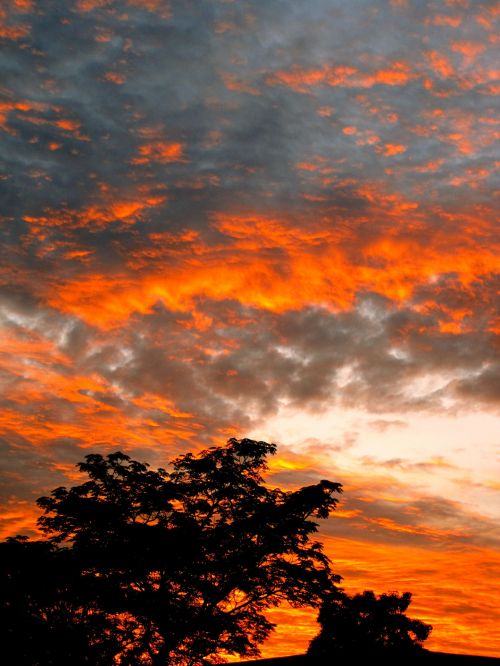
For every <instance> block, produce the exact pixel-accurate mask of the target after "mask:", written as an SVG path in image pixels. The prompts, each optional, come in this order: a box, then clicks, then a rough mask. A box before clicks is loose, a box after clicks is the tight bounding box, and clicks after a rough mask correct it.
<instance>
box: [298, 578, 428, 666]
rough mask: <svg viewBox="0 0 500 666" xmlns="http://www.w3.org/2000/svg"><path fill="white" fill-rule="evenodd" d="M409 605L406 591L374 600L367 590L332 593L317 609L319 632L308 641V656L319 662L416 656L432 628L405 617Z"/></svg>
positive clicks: (384, 595)
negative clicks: (349, 593) (356, 592)
mask: <svg viewBox="0 0 500 666" xmlns="http://www.w3.org/2000/svg"><path fill="white" fill-rule="evenodd" d="M410 602H411V594H410V592H404V593H403V594H401V595H399V594H397V593H389V594H381V595H380V596H378V597H377V596H376V595H375V594H374V593H373V592H371V591H365V592H362V593H361V594H355V595H354V596H352V597H351V596H349V595H347V594H346V593H345V592H342V591H340V590H338V591H336V592H334V593H333V594H332V595H331V596H330V597H329V598H328V599H326V600H325V601H324V603H323V605H322V607H321V609H320V612H319V617H318V622H319V623H320V625H321V631H320V633H319V634H318V635H317V636H316V637H315V638H314V639H313V640H312V642H311V644H310V646H309V650H308V655H310V656H311V657H314V658H315V660H317V661H321V662H323V663H326V662H329V661H330V660H331V661H332V662H333V660H337V659H339V660H342V659H343V658H349V659H353V658H363V659H370V660H373V659H375V660H376V659H377V658H379V659H380V660H384V661H387V660H388V659H391V658H395V659H397V660H398V661H399V660H400V659H407V658H411V657H415V656H418V655H419V654H420V653H422V652H423V648H422V643H423V641H425V640H426V639H427V638H428V636H429V634H430V632H431V630H432V627H431V626H430V625H429V624H424V622H421V621H420V620H413V619H411V618H409V617H407V616H406V615H405V612H406V610H407V609H408V606H409V605H410ZM341 663H342V662H341ZM345 663H347V662H345Z"/></svg>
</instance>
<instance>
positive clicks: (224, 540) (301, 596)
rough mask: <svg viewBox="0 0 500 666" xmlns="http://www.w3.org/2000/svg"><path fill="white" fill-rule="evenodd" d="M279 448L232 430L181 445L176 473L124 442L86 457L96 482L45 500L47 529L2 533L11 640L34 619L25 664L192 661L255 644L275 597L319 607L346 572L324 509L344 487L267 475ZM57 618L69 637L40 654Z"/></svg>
mask: <svg viewBox="0 0 500 666" xmlns="http://www.w3.org/2000/svg"><path fill="white" fill-rule="evenodd" d="M275 451H276V447H275V445H273V444H268V443H266V442H258V441H254V440H250V439H241V440H237V439H234V438H233V439H230V440H229V441H228V442H227V445H225V446H221V447H213V448H210V449H208V450H204V451H201V452H200V453H197V454H193V453H187V454H185V455H182V456H179V457H178V458H176V459H175V460H173V461H172V463H171V469H170V471H167V470H166V469H162V468H160V469H157V470H151V469H149V467H148V465H146V464H144V463H140V462H137V461H135V460H132V459H131V458H130V457H129V456H127V455H125V454H123V453H121V452H116V453H113V454H110V455H107V456H102V455H99V454H92V455H88V456H86V457H85V461H84V462H82V463H80V464H79V469H80V470H81V471H82V472H84V473H86V474H87V476H88V479H89V480H88V481H86V482H84V483H82V484H81V485H76V486H74V487H72V488H70V489H67V488H65V487H60V488H56V489H55V490H54V491H53V492H52V493H51V495H50V496H49V497H42V498H40V499H39V500H38V504H39V506H40V507H41V508H42V509H43V511H44V514H43V515H42V516H41V518H40V519H39V525H40V527H41V528H42V530H43V531H44V532H45V534H46V537H47V540H46V541H42V542H28V541H26V540H25V539H23V538H20V539H13V540H10V541H9V542H7V543H4V544H1V549H0V555H1V561H2V564H1V571H0V575H1V577H2V580H1V581H0V583H4V582H7V583H8V585H6V586H3V585H2V586H1V589H2V591H1V592H0V613H1V614H2V619H3V620H4V621H5V624H4V625H3V631H4V633H5V635H6V639H5V640H6V641H7V643H8V641H9V640H10V641H12V642H14V643H15V642H16V641H19V637H20V635H21V633H22V631H23V630H22V629H21V630H20V629H19V627H23V626H24V627H25V628H26V627H28V628H29V630H28V631H27V632H25V633H24V635H25V640H24V645H23V646H22V650H24V653H23V654H26V655H28V656H25V657H23V658H22V659H20V660H19V661H18V663H20V664H22V663H26V664H28V663H29V664H30V665H31V666H37V665H40V666H41V665H43V664H49V663H50V664H63V663H64V664H67V663H70V662H72V663H73V664H80V663H81V664H84V663H88V664H95V665H96V666H98V665H99V664H102V665H104V664H106V665H108V664H110V663H113V661H117V663H121V664H130V665H133V664H139V663H140V664H151V665H156V664H176V665H182V666H184V665H186V666H187V665H194V664H202V663H209V662H211V663H214V662H216V661H217V659H218V655H220V653H222V652H228V653H233V654H238V655H241V656H256V655H258V653H259V652H258V646H259V644H261V643H262V641H264V640H265V638H266V637H267V636H268V635H269V633H270V632H271V630H272V629H273V625H272V624H271V623H270V622H269V621H268V620H267V619H266V617H265V610H266V609H267V608H269V607H271V606H275V605H278V604H280V603H281V602H283V601H287V602H288V603H290V604H291V605H292V606H296V607H302V606H308V605H310V606H313V607H319V606H320V604H321V602H322V600H323V599H324V598H325V595H328V594H333V593H334V592H335V590H336V583H337V582H338V581H339V577H338V576H336V575H335V574H334V573H333V572H332V570H331V566H330V561H329V559H328V558H327V556H326V555H325V553H324V552H323V548H322V545H321V544H320V543H319V542H318V541H316V540H314V538H313V536H314V533H315V532H316V531H317V528H318V524H317V522H316V519H318V518H327V517H328V516H329V514H330V513H331V511H332V510H333V509H334V508H335V505H336V503H337V495H338V493H340V492H341V485H340V484H339V483H334V482H331V481H320V482H319V483H317V484H315V485H311V486H306V487H303V488H300V489H299V490H296V491H284V490H281V489H279V488H271V487H269V486H268V485H266V484H265V483H264V478H263V474H264V472H265V471H266V458H267V456H269V455H273V454H274V453H275ZM35 562H36V570H33V568H32V567H33V565H34V563H35ZM16 581H19V582H20V585H21V587H20V588H19V590H20V591H21V593H20V594H17V598H18V601H17V606H16V608H15V613H12V612H11V611H12V609H13V604H14V605H15V602H14V601H13V599H14V597H15V596H16V594H15V593H14V590H13V586H15V585H16ZM54 630H56V631H57V632H59V633H58V634H57V635H58V636H59V643H58V646H57V648H54V650H53V653H52V655H50V658H49V657H48V656H47V654H46V652H43V651H39V652H38V654H39V656H38V657H36V654H37V649H36V643H37V642H39V644H40V645H41V644H43V645H45V648H46V649H47V650H49V651H50V647H49V645H50V641H49V640H48V638H47V637H48V635H49V632H52V631H54ZM4 645H5V642H4ZM18 648H19V646H18ZM45 648H44V649H45ZM61 653H62V654H61ZM23 659H25V661H23ZM204 660H208V661H207V662H205V661H204Z"/></svg>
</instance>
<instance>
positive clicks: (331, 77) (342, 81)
mask: <svg viewBox="0 0 500 666" xmlns="http://www.w3.org/2000/svg"><path fill="white" fill-rule="evenodd" d="M413 78H415V75H414V74H413V73H412V71H411V69H410V68H409V66H408V65H407V64H406V63H404V62H394V63H392V64H390V65H389V66H388V67H385V68H382V69H379V70H375V71H373V72H362V71H361V70H359V69H358V68H356V67H352V66H350V65H338V66H324V67H322V68H321V69H305V68H303V67H300V66H298V65H294V66H292V67H291V68H290V69H289V70H281V71H278V72H274V73H273V74H272V75H270V76H269V77H268V78H267V80H266V83H267V84H268V85H284V86H288V87H289V88H291V89H292V90H294V91H295V92H301V93H305V92H308V91H309V88H310V87H312V86H317V85H327V86H332V87H333V86H340V87H346V88H372V87H373V86H376V85H385V86H400V85H405V84H406V83H408V82H409V81H411V80H412V79H413Z"/></svg>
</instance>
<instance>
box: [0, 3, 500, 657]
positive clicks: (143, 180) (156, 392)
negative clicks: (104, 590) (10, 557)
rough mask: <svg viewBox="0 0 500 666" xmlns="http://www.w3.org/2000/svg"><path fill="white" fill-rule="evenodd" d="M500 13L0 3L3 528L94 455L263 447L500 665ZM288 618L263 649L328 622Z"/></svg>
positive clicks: (396, 7)
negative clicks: (330, 499) (329, 484)
mask: <svg viewBox="0 0 500 666" xmlns="http://www.w3.org/2000/svg"><path fill="white" fill-rule="evenodd" d="M499 16H500V4H499V3H498V2H493V1H489V0H470V1H469V0H434V1H431V0H348V1H347V0H307V1H300V0H174V1H172V2H167V1H166V0H122V1H115V0H76V1H75V0H39V1H38V0H6V2H3V3H2V5H1V7H0V39H1V41H2V72H3V73H2V77H1V84H0V85H1V88H0V93H1V101H0V128H1V130H2V141H1V158H2V162H3V165H4V167H5V170H4V172H3V175H2V176H1V180H0V187H1V194H0V196H1V201H2V206H1V209H0V215H1V217H0V220H1V226H0V228H1V233H2V243H1V253H2V257H1V261H0V280H1V289H0V322H1V332H0V341H1V344H0V381H1V407H0V446H1V459H2V467H3V477H2V485H1V491H2V495H1V521H0V526H1V536H2V537H5V536H8V535H12V534H18V533H23V534H35V532H34V521H35V519H36V517H37V516H38V515H39V511H38V509H37V508H36V507H35V504H34V502H35V500H36V498H37V497H39V496H40V495H42V494H46V493H48V492H49V491H50V490H51V489H52V488H54V487H56V486H59V485H71V484H73V483H75V482H78V481H79V479H80V477H79V476H78V475H77V473H76V471H75V464H76V463H77V462H78V461H79V460H82V458H83V456H84V455H86V454H87V453H90V452H101V453H108V452H111V451H116V450H118V449H120V450H122V451H125V452H126V453H128V454H130V455H132V456H133V457H135V458H137V459H139V460H144V461H147V462H149V463H151V464H152V465H153V466H156V465H165V464H166V463H167V461H168V460H170V459H172V457H174V456H175V455H177V454H179V453H182V452H185V451H188V450H195V449H201V448H204V447H206V446H211V445H214V444H221V443H223V442H224V441H225V440H226V439H227V438H228V437H230V436H237V437H252V438H254V439H257V438H258V439H264V440H267V441H274V442H276V443H277V444H278V447H279V448H278V455H277V456H276V458H274V459H273V460H272V462H271V470H270V475H269V477H268V479H269V483H271V484H275V485H280V486H281V487H287V488H294V487H297V486H300V485H304V484H307V483H315V482H317V481H318V480H319V479H322V478H329V479H331V480H333V481H339V482H341V483H342V484H343V485H344V491H345V492H344V495H343V497H342V501H341V503H340V505H339V508H338V511H337V512H336V513H337V515H336V516H334V517H333V518H332V519H331V520H329V521H328V522H323V523H322V525H321V534H322V536H323V538H324V542H325V546H326V549H327V551H328V553H329V555H330V557H331V558H332V560H333V563H334V565H333V567H334V570H335V571H336V572H337V573H339V574H340V575H342V576H343V577H344V586H345V588H346V589H347V590H349V591H355V590H359V589H365V588H369V589H373V590H375V591H376V592H384V591H388V590H397V591H400V592H403V591H405V590H409V591H411V592H413V598H414V601H413V603H412V605H411V607H410V611H411V613H410V615H413V616H415V617H419V618H420V619H422V620H425V621H427V622H430V623H431V624H432V625H434V631H433V634H432V637H431V639H430V640H429V642H428V645H429V647H430V648H431V649H439V650H446V651H449V652H469V653H471V652H472V653H476V654H484V655H491V656H500V635H499V633H498V627H499V625H500V611H499V607H498V599H499V597H500V547H499V546H500V448H499V439H500V437H499V432H500V419H499V407H498V406H499V397H500V379H499V373H498V359H499V333H500V321H499V318H498V313H499V308H498V300H496V299H497V298H498V285H499V279H498V275H499V270H498V269H499V264H500V261H499V256H500V250H499V245H500V243H499V240H500V238H499V237H500V232H499V225H498V221H497V218H496V211H497V201H496V198H495V191H496V190H497V189H498V180H497V179H496V178H495V176H496V171H497V168H498V164H499V162H498V160H499V158H498V155H499V153H498V148H497V144H496V143H495V142H496V141H497V140H498V137H499V136H500V131H499V122H500V120H499V114H498V104H497V103H496V102H497V100H496V97H495V95H496V94H498V91H499V83H498V72H497V71H495V65H496V64H497V63H498V61H499V51H498V46H497V41H498V34H499V26H498V18H499ZM495 180H496V182H495ZM272 618H273V619H274V620H275V621H277V622H279V629H278V631H277V632H276V634H275V636H274V637H273V638H272V639H271V640H270V642H269V643H268V644H266V645H264V648H263V655H264V656H274V655H282V654H283V655H284V654H293V653H298V652H301V651H303V650H304V649H305V648H306V646H307V644H308V641H309V639H310V638H311V637H312V636H313V635H314V633H315V632H316V630H317V627H316V626H315V623H314V613H313V612H311V611H310V610H307V611H306V610H301V611H291V610H289V609H286V608H283V609H279V610H276V611H273V613H272Z"/></svg>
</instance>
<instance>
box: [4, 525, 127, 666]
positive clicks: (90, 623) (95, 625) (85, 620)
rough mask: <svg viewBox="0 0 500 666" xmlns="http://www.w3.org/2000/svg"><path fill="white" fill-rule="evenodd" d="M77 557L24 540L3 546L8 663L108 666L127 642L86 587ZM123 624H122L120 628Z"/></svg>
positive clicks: (50, 544)
mask: <svg viewBox="0 0 500 666" xmlns="http://www.w3.org/2000/svg"><path fill="white" fill-rule="evenodd" d="M82 582H83V581H82V579H81V577H80V571H79V567H78V566H77V561H76V560H75V558H74V556H73V554H72V553H71V552H70V551H69V550H66V549H61V548H58V547H56V546H55V545H54V544H52V543H50V542H47V541H33V542H30V541H28V540H27V539H26V537H15V538H9V539H7V540H6V541H5V542H3V543H0V634H1V651H2V660H4V659H6V661H5V662H4V663H10V664H16V665H19V666H42V665H45V664H61V665H62V664H72V665H75V666H77V665H81V664H90V665H93V664H95V665H98V666H100V665H102V666H105V665H109V664H111V663H113V656H114V655H115V654H116V653H117V652H118V651H119V650H120V646H121V645H122V644H123V642H124V640H125V639H126V636H125V634H126V632H125V631H123V630H119V627H118V626H117V623H116V621H114V620H113V618H109V617H107V616H106V614H104V613H103V612H102V611H101V610H100V609H99V608H98V607H97V605H96V604H95V600H94V599H93V594H92V590H91V588H89V587H88V586H87V585H83V584H82ZM122 624H123V623H122Z"/></svg>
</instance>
